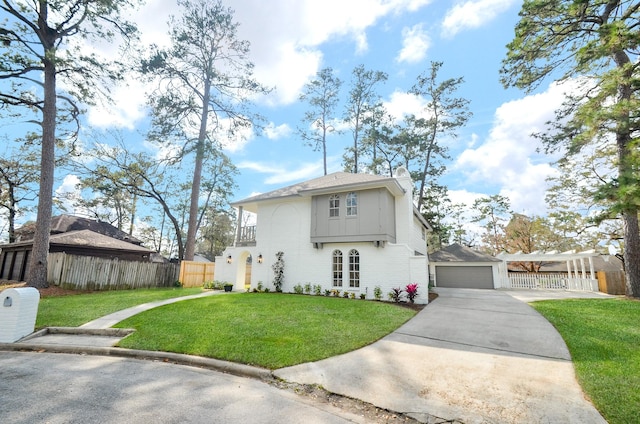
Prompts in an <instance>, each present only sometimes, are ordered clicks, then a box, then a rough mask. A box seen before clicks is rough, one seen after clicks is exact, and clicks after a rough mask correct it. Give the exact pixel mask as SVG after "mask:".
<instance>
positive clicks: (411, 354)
mask: <svg viewBox="0 0 640 424" xmlns="http://www.w3.org/2000/svg"><path fill="white" fill-rule="evenodd" d="M438 293H439V298H438V299H436V300H435V301H434V302H432V303H431V304H430V305H429V306H428V307H426V308H425V309H424V310H422V311H421V312H420V313H419V314H418V315H417V316H416V317H414V318H413V319H412V320H410V321H409V322H407V323H406V324H405V325H404V326H402V327H401V328H399V329H398V330H397V331H395V332H394V333H392V334H390V335H389V336H387V337H385V338H383V339H382V340H380V341H378V342H376V343H374V344H372V345H370V346H367V347H365V348H363V349H360V350H357V351H354V352H350V353H347V354H345V355H341V356H338V357H334V358H329V359H325V360H322V361H318V362H314V363H308V364H302V365H297V366H293V367H289V368H284V369H280V370H276V371H275V372H274V375H275V376H277V377H279V378H282V379H284V380H288V381H294V382H297V383H303V384H319V385H321V386H322V387H324V388H325V389H327V390H329V391H331V392H334V393H338V394H341V395H344V396H349V397H353V398H356V399H361V400H363V401H365V402H369V403H372V404H374V405H376V406H378V407H381V408H386V409H389V410H392V411H397V412H402V413H406V414H408V415H410V416H412V417H414V418H416V419H418V420H420V421H423V422H434V421H433V420H434V416H435V417H439V418H441V419H443V420H452V421H455V420H457V421H461V422H464V423H486V422H492V423H524V422H527V423H583V424H584V423H605V420H604V419H603V418H602V417H601V416H600V414H599V413H598V412H597V410H596V409H595V408H594V407H593V406H592V405H591V403H589V402H588V401H587V400H586V399H585V397H584V394H583V393H582V390H581V388H580V386H579V385H578V383H577V381H576V379H575V376H574V369H573V365H572V363H571V359H570V355H569V352H568V350H567V348H566V345H565V343H564V341H563V340H562V338H561V337H560V335H559V334H558V332H557V331H556V330H555V329H554V328H553V326H551V324H549V322H548V321H546V320H545V319H544V318H543V317H542V316H541V315H539V314H538V313H537V312H536V311H535V310H533V308H531V307H530V306H529V305H527V304H526V303H524V302H522V301H520V300H518V299H516V298H515V297H513V296H511V295H510V294H508V293H506V292H502V291H494V290H471V289H438ZM570 295H571V293H565V295H564V296H565V297H566V296H570Z"/></svg>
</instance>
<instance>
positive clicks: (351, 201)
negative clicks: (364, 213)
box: [347, 192, 358, 216]
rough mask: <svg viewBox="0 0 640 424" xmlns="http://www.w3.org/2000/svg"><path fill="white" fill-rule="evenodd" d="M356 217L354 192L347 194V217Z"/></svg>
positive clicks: (355, 196) (356, 207) (356, 208)
mask: <svg viewBox="0 0 640 424" xmlns="http://www.w3.org/2000/svg"><path fill="white" fill-rule="evenodd" d="M356 215H358V195H357V194H356V193H354V192H351V193H349V194H347V216H356Z"/></svg>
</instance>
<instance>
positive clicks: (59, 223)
mask: <svg viewBox="0 0 640 424" xmlns="http://www.w3.org/2000/svg"><path fill="white" fill-rule="evenodd" d="M80 230H91V231H93V232H94V233H98V234H102V235H105V236H108V237H111V238H114V239H118V240H122V241H126V242H128V243H133V244H137V245H140V244H142V240H139V239H137V238H135V237H133V236H130V235H129V234H128V233H125V232H124V231H122V230H119V229H117V228H116V227H114V226H113V225H111V224H109V223H108V222H102V221H96V220H93V219H89V218H82V217H79V216H73V215H58V216H54V217H53V218H51V232H50V234H51V235H52V236H53V235H55V234H62V233H67V232H70V231H80ZM35 231H36V224H35V223H30V224H26V225H23V226H22V227H21V228H19V229H17V230H16V241H27V240H32V239H33V234H34V233H35Z"/></svg>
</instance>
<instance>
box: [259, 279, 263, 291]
mask: <svg viewBox="0 0 640 424" xmlns="http://www.w3.org/2000/svg"><path fill="white" fill-rule="evenodd" d="M263 289H264V286H263V285H262V281H258V291H259V292H261V291H262V290H263Z"/></svg>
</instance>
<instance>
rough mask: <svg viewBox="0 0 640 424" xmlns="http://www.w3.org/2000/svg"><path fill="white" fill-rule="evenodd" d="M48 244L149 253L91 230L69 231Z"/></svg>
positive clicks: (53, 238) (136, 246)
mask: <svg viewBox="0 0 640 424" xmlns="http://www.w3.org/2000/svg"><path fill="white" fill-rule="evenodd" d="M49 244H52V245H59V246H74V247H82V246H86V247H87V248H92V249H108V250H122V251H128V252H144V253H151V250H149V249H147V248H146V247H142V246H138V245H136V244H132V243H128V242H126V241H122V240H117V239H114V238H112V237H109V236H105V235H102V234H98V233H96V232H94V231H91V230H80V231H69V232H66V233H62V234H55V235H53V236H51V237H50V238H49Z"/></svg>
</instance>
